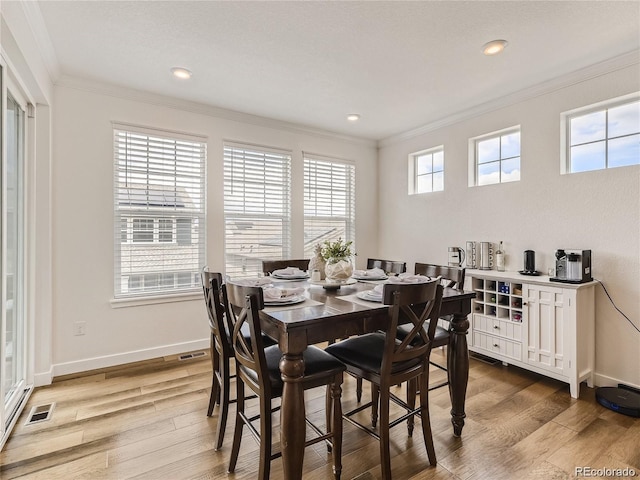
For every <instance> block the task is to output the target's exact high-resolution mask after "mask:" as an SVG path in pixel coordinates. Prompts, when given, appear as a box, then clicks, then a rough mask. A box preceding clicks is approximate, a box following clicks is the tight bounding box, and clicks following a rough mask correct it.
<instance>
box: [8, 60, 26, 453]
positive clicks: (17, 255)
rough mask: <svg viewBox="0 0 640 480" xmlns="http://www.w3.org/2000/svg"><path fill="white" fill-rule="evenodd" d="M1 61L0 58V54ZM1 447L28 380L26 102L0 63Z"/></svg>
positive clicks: (21, 400)
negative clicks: (0, 219) (0, 215)
mask: <svg viewBox="0 0 640 480" xmlns="http://www.w3.org/2000/svg"><path fill="white" fill-rule="evenodd" d="M0 60H2V59H1V58H0ZM0 83H1V85H0V87H1V88H0V92H1V93H2V96H1V97H0V98H1V107H2V108H1V112H2V115H0V126H1V128H0V132H2V135H1V136H0V147H1V148H0V152H1V153H2V155H1V158H2V168H1V170H0V187H1V188H0V192H1V195H0V211H1V212H2V217H1V218H2V222H1V223H0V239H1V242H0V245H1V248H0V272H1V280H2V282H1V285H2V290H1V297H2V302H1V304H2V316H1V324H0V397H1V398H2V400H3V403H2V404H1V408H0V427H1V428H0V433H1V436H0V446H2V445H3V444H4V442H5V441H6V438H7V436H8V434H9V432H10V430H11V428H12V427H13V425H14V424H15V422H16V420H17V417H18V415H19V414H20V412H21V410H22V408H24V405H25V403H26V399H27V396H28V393H29V391H30V389H31V387H32V385H27V383H28V382H27V359H28V358H29V357H28V349H27V345H28V343H27V334H28V328H27V315H26V281H25V272H26V269H25V264H26V255H25V246H26V245H27V243H26V235H25V225H26V223H25V211H26V210H25V199H26V195H25V190H26V189H25V178H26V176H25V170H26V167H25V166H26V159H27V155H26V149H27V118H26V117H27V116H26V111H27V103H26V101H25V98H24V97H23V96H22V94H21V90H20V89H19V88H18V87H17V85H16V84H15V83H14V82H13V81H12V80H11V79H10V78H9V75H8V72H7V70H6V65H5V64H4V62H0Z"/></svg>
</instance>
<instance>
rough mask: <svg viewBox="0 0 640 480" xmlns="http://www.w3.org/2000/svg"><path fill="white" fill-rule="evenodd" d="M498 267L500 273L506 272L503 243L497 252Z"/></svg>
mask: <svg viewBox="0 0 640 480" xmlns="http://www.w3.org/2000/svg"><path fill="white" fill-rule="evenodd" d="M496 267H497V269H498V271H499V272H504V250H503V249H502V241H500V246H499V247H498V251H497V252H496Z"/></svg>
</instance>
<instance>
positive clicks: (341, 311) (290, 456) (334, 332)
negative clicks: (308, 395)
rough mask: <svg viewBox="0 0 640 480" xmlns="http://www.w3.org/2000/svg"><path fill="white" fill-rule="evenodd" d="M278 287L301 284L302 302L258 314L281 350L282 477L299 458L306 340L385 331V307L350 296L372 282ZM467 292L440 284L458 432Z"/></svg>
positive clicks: (298, 474)
mask: <svg viewBox="0 0 640 480" xmlns="http://www.w3.org/2000/svg"><path fill="white" fill-rule="evenodd" d="M278 286H279V287H281V288H293V287H305V296H306V297H307V298H308V300H307V301H305V302H303V303H301V304H299V305H291V306H284V307H283V306H280V307H278V306H270V307H266V308H265V309H264V310H262V312H261V314H260V318H261V324H262V328H263V331H264V332H265V333H266V334H267V335H269V336H270V337H272V338H274V339H276V340H277V341H278V345H279V347H280V349H281V350H282V352H283V356H282V359H281V360H280V372H281V374H282V379H283V381H284V390H283V394H282V403H281V410H280V445H281V448H282V462H283V470H284V478H285V479H287V480H300V479H301V478H302V463H303V459H304V441H305V420H304V418H305V406H304V393H303V389H302V384H301V383H300V378H301V377H302V376H303V375H304V361H303V358H302V352H303V351H304V350H305V349H306V348H307V346H308V345H313V344H316V343H322V342H327V341H330V340H333V339H336V338H345V337H349V336H351V335H361V334H363V333H370V332H375V331H378V330H386V325H387V321H388V313H387V312H388V307H386V306H385V305H382V304H381V303H375V302H366V301H362V300H360V299H356V298H354V295H355V294H357V292H361V291H365V290H369V289H371V288H374V287H375V285H373V284H371V283H362V282H357V283H354V284H352V285H343V286H341V288H339V289H337V290H326V289H324V288H323V287H322V286H318V285H311V284H310V283H309V282H307V281H304V282H292V283H289V282H287V283H283V284H278ZM473 297H475V293H473V292H465V291H460V290H455V289H452V288H445V290H444V296H443V300H442V307H441V315H449V314H451V315H453V318H452V321H451V322H450V327H449V331H450V338H449V346H448V348H449V350H448V352H447V369H448V377H449V395H450V397H451V423H452V424H453V435H454V436H456V437H458V436H460V435H461V434H462V428H463V426H464V418H465V412H464V404H465V396H466V392H467V382H468V379H469V351H468V348H467V339H466V335H467V331H468V329H469V321H468V320H467V315H468V314H469V313H470V312H471V299H472V298H473Z"/></svg>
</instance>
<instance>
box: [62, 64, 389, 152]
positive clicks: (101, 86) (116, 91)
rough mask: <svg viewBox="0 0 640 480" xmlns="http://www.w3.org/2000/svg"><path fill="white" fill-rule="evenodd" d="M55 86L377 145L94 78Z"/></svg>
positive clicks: (64, 80) (68, 80) (64, 78)
mask: <svg viewBox="0 0 640 480" xmlns="http://www.w3.org/2000/svg"><path fill="white" fill-rule="evenodd" d="M55 86H57V87H65V88H72V89H75V90H82V91H86V92H91V93H96V94H99V95H106V96H111V97H116V98H121V99H127V100H133V101H137V102H143V103H147V104H150V105H156V106H161V107H167V108H174V109H176V110H180V111H185V112H191V113H197V114H200V115H207V116H210V117H215V118H222V119H225V120H231V121H236V122H242V123H247V124H250V125H257V126H261V127H267V128H274V129H278V130H285V131H290V132H294V133H302V134H306V135H313V136H315V137H319V138H328V139H332V140H340V141H342V142H347V143H353V144H355V145H363V146H367V147H376V146H377V141H376V140H371V139H368V138H361V137H354V136H349V135H343V134H340V133H336V132H331V131H328V130H322V129H319V128H313V127H307V126H304V125H298V124H295V123H290V122H285V121H282V120H275V119H273V118H268V117H261V116H258V115H251V114H248V113H242V112H236V111H234V110H227V109H224V108H220V107H214V106H211V105H204V104H202V103H198V102H191V101H188V100H182V99H178V98H174V97H169V96H166V95H159V94H155V93H150V92H145V91H142V90H135V89H132V88H125V87H120V86H116V85H111V84H107V83H101V82H97V81H92V80H87V79H82V78H76V77H69V76H66V75H62V76H61V77H60V78H59V79H58V80H57V81H56V83H55Z"/></svg>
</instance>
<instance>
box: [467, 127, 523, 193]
mask: <svg viewBox="0 0 640 480" xmlns="http://www.w3.org/2000/svg"><path fill="white" fill-rule="evenodd" d="M469 152H470V154H469V164H470V166H471V168H470V178H469V186H476V185H490V184H494V183H506V182H516V181H519V180H520V127H519V126H517V127H512V128H508V129H506V130H500V131H499V132H493V133H489V134H486V135H482V136H480V137H475V138H472V139H470V140H469Z"/></svg>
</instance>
